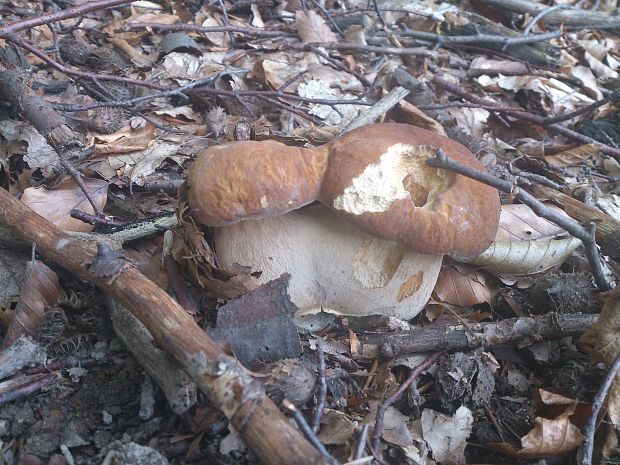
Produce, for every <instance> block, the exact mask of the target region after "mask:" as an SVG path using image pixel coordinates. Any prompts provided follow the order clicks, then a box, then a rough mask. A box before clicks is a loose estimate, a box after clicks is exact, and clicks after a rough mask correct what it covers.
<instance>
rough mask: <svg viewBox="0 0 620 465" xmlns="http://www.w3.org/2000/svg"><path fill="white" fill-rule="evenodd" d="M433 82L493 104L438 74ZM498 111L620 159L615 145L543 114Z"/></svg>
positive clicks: (476, 101)
mask: <svg viewBox="0 0 620 465" xmlns="http://www.w3.org/2000/svg"><path fill="white" fill-rule="evenodd" d="M431 82H433V84H436V85H438V86H439V87H441V88H443V89H445V90H447V91H448V92H450V93H452V94H454V95H458V96H459V97H462V98H464V99H465V100H468V101H470V102H474V103H479V104H482V105H493V102H490V101H488V100H485V99H483V98H481V97H478V96H476V95H473V94H471V93H470V92H467V91H466V90H465V89H463V88H462V87H459V86H457V85H455V84H452V83H451V82H448V81H445V80H443V79H441V78H439V77H437V76H435V77H434V78H433V80H432V81H431ZM494 111H497V112H499V113H505V114H506V115H508V116H512V117H513V118H517V119H520V120H522V121H528V122H530V123H534V124H536V125H538V126H542V127H545V128H548V129H550V130H552V131H553V132H556V133H558V134H562V135H563V136H565V137H567V138H569V139H572V140H576V141H578V142H580V143H582V144H594V145H596V146H597V147H598V148H599V150H600V151H601V152H603V153H605V154H607V155H610V156H612V157H613V158H616V159H618V160H620V149H617V148H615V147H611V146H609V145H606V144H603V143H601V142H599V141H597V140H596V139H593V138H592V137H588V136H585V135H583V134H580V133H578V132H576V131H572V130H570V129H568V128H566V127H564V126H562V125H560V124H555V123H553V124H547V123H546V121H545V118H543V117H542V116H538V115H534V114H532V113H528V112H525V111H503V110H500V109H499V105H497V108H496V109H495V110H494Z"/></svg>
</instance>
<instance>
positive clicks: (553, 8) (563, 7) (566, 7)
mask: <svg viewBox="0 0 620 465" xmlns="http://www.w3.org/2000/svg"><path fill="white" fill-rule="evenodd" d="M579 9H580V8H577V7H575V6H573V5H553V6H550V7H549V8H545V9H544V10H542V11H541V12H540V13H538V14H537V15H536V16H534V19H532V20H531V21H530V23H529V24H528V25H527V27H526V28H525V29H524V30H523V35H524V36H526V35H528V34H529V33H530V32H532V29H534V26H536V24H538V21H540V20H541V19H543V18H544V17H545V16H547V15H548V14H549V13H553V12H554V11H558V10H579Z"/></svg>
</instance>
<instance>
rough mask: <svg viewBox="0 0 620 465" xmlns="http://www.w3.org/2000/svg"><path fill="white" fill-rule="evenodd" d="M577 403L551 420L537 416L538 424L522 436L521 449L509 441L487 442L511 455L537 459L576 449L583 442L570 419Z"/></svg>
mask: <svg viewBox="0 0 620 465" xmlns="http://www.w3.org/2000/svg"><path fill="white" fill-rule="evenodd" d="M575 405H576V403H573V404H572V405H570V406H569V407H568V408H567V409H566V410H565V411H564V412H563V413H562V414H561V415H559V416H557V417H556V418H554V419H552V420H550V419H548V418H542V417H537V418H536V425H535V426H534V428H532V430H531V431H530V432H529V433H527V434H526V435H525V436H523V437H522V438H521V446H522V448H521V449H517V448H515V447H514V446H513V445H512V444H508V443H494V444H485V447H490V448H492V449H495V450H499V451H501V452H503V453H504V454H507V455H510V456H511V457H518V458H528V459H537V458H545V457H553V456H556V455H561V454H564V453H566V452H570V451H571V450H573V449H576V448H577V447H579V446H580V445H581V443H582V442H583V435H582V434H581V432H580V431H579V428H577V427H576V426H575V425H574V424H572V423H571V421H570V416H571V415H572V414H573V412H574V410H575Z"/></svg>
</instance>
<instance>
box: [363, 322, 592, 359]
mask: <svg viewBox="0 0 620 465" xmlns="http://www.w3.org/2000/svg"><path fill="white" fill-rule="evenodd" d="M597 318H598V315H558V314H555V313H554V314H550V315H543V316H536V317H520V318H508V319H505V320H502V321H497V322H489V323H477V324H470V325H469V328H465V327H463V326H462V325H455V326H448V327H445V326H427V327H424V328H416V329H412V330H410V331H400V332H396V333H394V332H392V333H385V334H381V333H375V334H366V335H364V334H362V335H360V336H359V350H358V353H357V355H359V356H361V357H363V358H365V359H373V358H376V357H379V356H383V357H395V356H397V355H408V354H417V353H421V352H431V351H435V350H442V349H443V350H446V351H448V352H455V351H466V350H472V349H475V348H477V347H492V346H495V345H517V346H519V347H523V346H526V345H531V344H535V343H536V342H540V341H548V340H551V339H561V338H563V337H567V336H575V335H578V334H581V333H583V332H584V331H585V330H586V329H588V328H590V327H591V326H592V325H594V323H595V322H596V319H597Z"/></svg>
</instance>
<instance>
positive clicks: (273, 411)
mask: <svg viewBox="0 0 620 465" xmlns="http://www.w3.org/2000/svg"><path fill="white" fill-rule="evenodd" d="M0 222H3V223H4V224H5V225H6V226H8V227H9V228H11V229H12V230H13V231H14V232H16V233H17V234H18V235H19V236H20V237H21V238H22V239H23V240H24V241H26V242H28V243H32V242H34V243H35V244H36V246H37V251H38V252H39V253H41V254H42V255H44V256H45V257H47V258H48V259H49V260H51V261H52V262H54V263H56V264H58V265H60V266H63V267H64V268H66V269H67V270H69V271H70V272H72V273H74V274H76V275H77V276H79V277H80V278H82V279H85V280H87V281H89V282H91V283H93V284H95V285H96V286H97V287H99V288H100V289H101V290H102V291H103V292H105V293H106V294H109V295H110V296H111V297H112V298H114V299H116V300H117V301H118V302H119V303H120V304H121V305H123V306H124V307H126V308H127V309H128V310H129V311H130V312H131V313H132V314H133V315H134V316H135V317H136V318H137V319H138V320H140V321H141V322H142V323H143V324H144V326H145V327H146V328H147V329H148V331H149V332H150V333H151V335H152V336H153V340H154V341H155V343H156V344H157V345H158V346H159V347H160V348H161V349H162V350H165V351H166V352H167V353H169V354H170V355H171V356H172V357H173V358H174V359H176V360H177V361H178V362H179V364H180V365H181V366H182V367H183V369H185V371H186V372H187V373H188V374H189V375H190V376H191V377H192V379H193V380H194V382H196V384H197V385H198V387H199V388H200V389H201V390H202V391H203V392H204V393H205V394H206V395H207V397H208V398H209V399H210V400H211V402H213V404H214V405H215V406H217V407H218V408H219V409H221V411H222V413H224V415H225V416H226V417H227V418H228V419H229V420H230V422H231V424H232V425H233V426H234V427H235V429H236V430H237V431H239V433H240V435H241V437H242V439H243V440H244V441H245V442H246V443H247V444H248V446H249V447H250V448H251V449H252V450H253V452H254V453H255V454H256V456H257V457H258V458H259V460H260V461H261V462H263V463H266V464H267V463H268V464H275V465H285V464H290V465H301V464H304V465H305V464H324V463H326V462H325V459H324V458H323V456H322V455H321V454H320V453H319V452H317V450H316V449H314V448H313V447H312V446H311V445H310V444H309V443H308V442H307V441H306V440H305V439H304V438H303V436H302V435H301V434H300V433H299V431H297V430H295V429H293V428H291V426H290V424H289V423H288V421H287V419H286V418H285V417H284V415H283V414H282V413H281V412H280V411H279V410H278V408H277V407H276V406H275V405H274V404H273V403H272V402H271V400H270V399H269V398H268V397H267V396H266V394H265V392H264V390H263V389H262V387H261V386H260V384H258V382H257V381H256V380H254V379H253V378H252V376H251V374H250V373H249V372H248V371H247V370H245V369H244V368H243V367H242V366H241V365H240V364H239V363H238V362H237V361H236V360H235V359H233V358H232V357H230V356H228V355H226V354H224V353H223V352H222V350H221V349H220V347H219V346H218V345H217V344H216V343H215V342H214V341H213V340H212V339H211V338H210V337H208V336H207V335H206V334H205V333H204V332H203V331H202V329H201V328H200V327H199V326H198V325H197V324H196V323H195V321H194V320H193V318H192V317H191V316H189V315H188V314H187V313H186V312H185V310H183V308H181V307H180V306H179V305H178V304H177V302H176V301H175V300H174V299H172V297H170V296H169V295H168V294H167V293H166V292H164V291H163V290H162V289H161V288H159V287H158V286H157V285H156V284H155V283H153V282H152V281H150V280H149V279H148V278H146V277H145V276H144V275H143V274H142V273H140V271H138V270H137V269H136V268H135V267H132V266H130V267H126V268H125V269H123V270H122V272H121V275H120V276H118V277H117V278H116V279H113V280H108V281H106V280H102V279H99V278H97V277H96V276H95V275H94V274H93V273H92V272H91V271H90V270H89V269H88V268H87V265H88V264H89V263H92V261H93V259H94V258H95V257H96V253H97V252H96V248H95V247H94V246H93V245H92V244H89V243H88V242H84V241H80V240H75V239H74V238H73V237H71V236H70V235H69V234H66V233H65V232H63V231H61V230H60V229H59V228H57V227H56V226H55V225H53V224H52V223H50V222H49V221H48V220H46V219H45V218H43V217H41V216H40V215H38V214H36V213H35V212H34V211H32V210H31V209H30V208H28V207H27V206H26V205H24V204H23V203H21V202H20V201H19V200H17V199H15V198H14V197H13V196H12V195H10V194H9V193H8V192H7V191H5V190H0Z"/></svg>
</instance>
